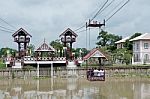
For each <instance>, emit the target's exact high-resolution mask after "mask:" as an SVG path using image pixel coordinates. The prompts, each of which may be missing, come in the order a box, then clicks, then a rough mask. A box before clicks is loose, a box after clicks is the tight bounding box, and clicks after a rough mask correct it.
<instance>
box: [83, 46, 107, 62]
mask: <svg viewBox="0 0 150 99" xmlns="http://www.w3.org/2000/svg"><path fill="white" fill-rule="evenodd" d="M90 57H97V58H98V57H101V58H105V59H107V57H106V55H104V53H102V51H100V49H98V48H94V49H92V50H91V51H90V52H89V53H88V54H87V55H86V56H84V57H83V59H84V60H88V59H89V58H90ZM107 60H108V59H107Z"/></svg>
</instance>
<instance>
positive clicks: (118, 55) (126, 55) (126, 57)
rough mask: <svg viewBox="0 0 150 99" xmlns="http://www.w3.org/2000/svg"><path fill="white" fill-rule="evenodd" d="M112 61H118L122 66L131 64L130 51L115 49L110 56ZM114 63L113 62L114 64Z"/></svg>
mask: <svg viewBox="0 0 150 99" xmlns="http://www.w3.org/2000/svg"><path fill="white" fill-rule="evenodd" d="M112 57H113V61H116V60H119V61H120V62H121V63H122V64H124V63H125V64H126V65H128V64H130V63H131V58H132V55H131V51H129V50H127V49H126V48H122V49H117V50H116V52H115V53H113V54H112ZM114 63H115V62H114Z"/></svg>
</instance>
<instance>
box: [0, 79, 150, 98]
mask: <svg viewBox="0 0 150 99" xmlns="http://www.w3.org/2000/svg"><path fill="white" fill-rule="evenodd" d="M0 99H150V79H149V78H140V77H138V78H137V77H134V78H106V81H88V80H86V79H85V78H44V79H33V78H32V79H1V80H0Z"/></svg>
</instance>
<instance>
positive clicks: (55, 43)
mask: <svg viewBox="0 0 150 99" xmlns="http://www.w3.org/2000/svg"><path fill="white" fill-rule="evenodd" d="M50 45H51V46H52V47H53V48H54V49H55V50H56V51H57V53H56V54H58V53H59V54H61V55H60V56H62V51H63V44H62V43H61V42H60V40H55V41H52V42H50ZM57 56H59V55H57Z"/></svg>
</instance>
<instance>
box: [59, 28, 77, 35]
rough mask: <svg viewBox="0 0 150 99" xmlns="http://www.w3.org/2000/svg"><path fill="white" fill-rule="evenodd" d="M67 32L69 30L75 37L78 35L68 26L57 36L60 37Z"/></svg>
mask: <svg viewBox="0 0 150 99" xmlns="http://www.w3.org/2000/svg"><path fill="white" fill-rule="evenodd" d="M67 32H71V33H72V35H73V36H75V37H77V36H78V35H77V34H76V33H75V32H74V31H72V30H71V29H70V28H68V29H67V30H65V31H64V32H63V33H62V34H60V36H59V37H61V36H63V35H65V34H66V33H67Z"/></svg>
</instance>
